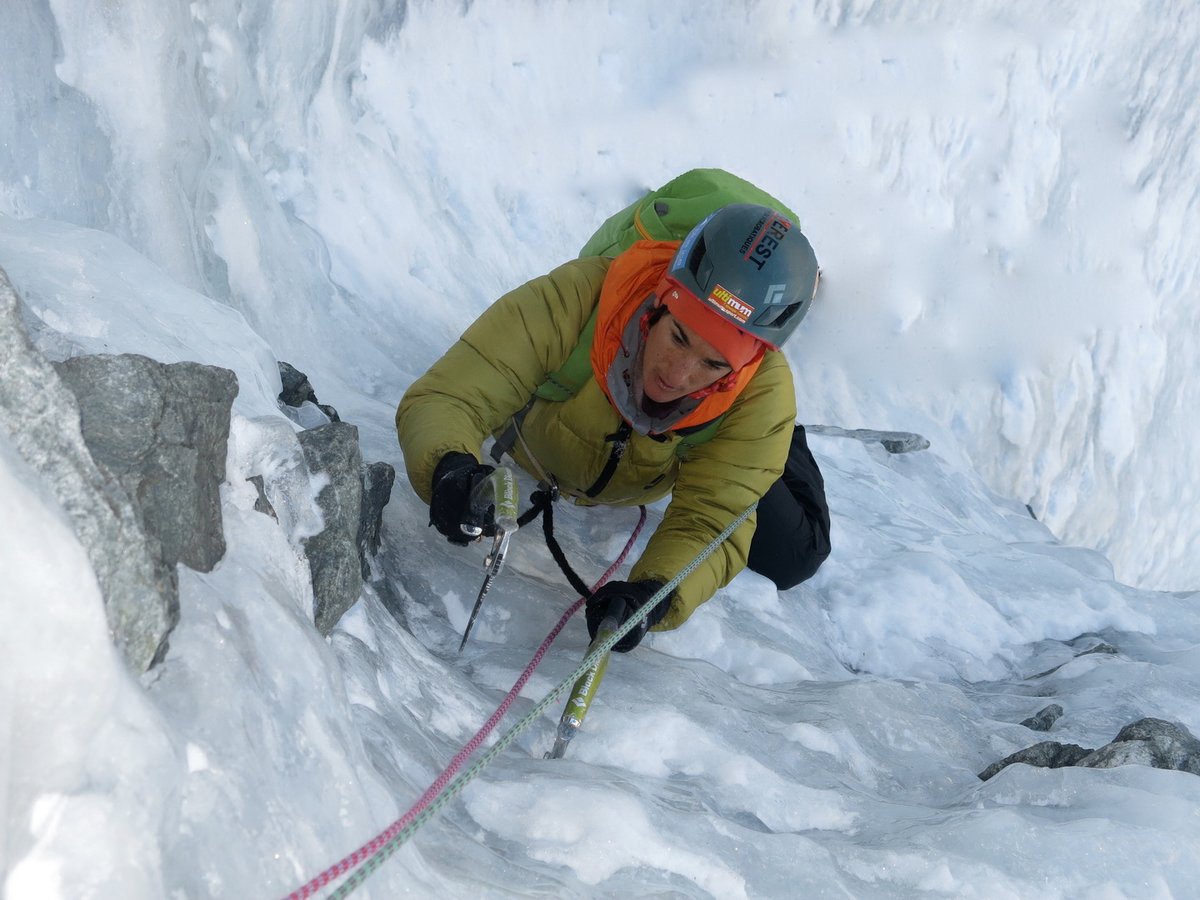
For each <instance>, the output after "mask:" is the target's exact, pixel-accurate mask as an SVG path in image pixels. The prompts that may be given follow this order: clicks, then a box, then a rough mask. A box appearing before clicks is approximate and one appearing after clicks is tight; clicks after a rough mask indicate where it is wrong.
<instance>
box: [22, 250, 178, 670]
mask: <svg viewBox="0 0 1200 900" xmlns="http://www.w3.org/2000/svg"><path fill="white" fill-rule="evenodd" d="M0 428H3V429H4V430H5V431H6V432H7V433H8V435H9V436H10V440H11V441H12V444H13V446H15V447H16V449H17V452H18V453H20V454H21V456H22V458H23V459H24V460H25V461H26V462H27V463H29V465H30V466H31V467H32V468H33V469H34V470H35V471H36V472H37V473H38V474H39V475H40V476H41V477H42V479H44V481H45V483H46V484H47V485H48V486H49V488H50V491H51V493H52V494H53V495H54V497H55V499H56V500H57V501H58V503H59V505H60V506H61V507H62V509H63V511H64V512H65V513H66V515H67V518H68V519H69V520H70V522H71V524H72V526H73V528H74V530H75V534H76V536H77V537H78V538H79V542H80V543H81V544H82V545H83V548H84V550H85V551H86V552H87V555H88V559H89V560H90V561H91V564H92V569H93V570H94V571H95V573H96V580H97V582H98V584H99V586H100V592H101V595H102V597H103V599H104V612H105V616H106V618H107V621H108V625H109V629H110V632H111V634H112V637H113V641H114V643H115V644H116V645H117V648H118V649H119V650H120V652H121V654H122V656H123V657H124V658H125V660H126V663H127V664H128V665H129V667H130V669H132V670H133V671H134V672H135V673H141V672H144V671H146V670H147V669H149V668H150V667H151V666H152V665H153V664H154V663H155V662H157V661H158V660H160V659H161V658H162V656H163V654H164V653H165V652H166V649H167V639H168V636H169V635H170V632H171V629H172V628H174V627H175V624H176V622H177V621H178V619H179V604H178V595H177V587H176V575H175V570H174V567H169V566H166V565H165V564H164V563H163V562H162V560H161V558H159V557H157V556H156V555H155V554H153V553H152V552H151V543H152V541H150V540H148V539H147V537H146V534H145V532H144V530H143V528H142V524H141V522H140V519H139V516H138V514H137V511H136V510H135V507H134V504H133V501H132V499H131V498H130V497H129V496H128V495H127V494H126V492H125V491H124V489H123V488H122V487H121V485H120V484H119V483H118V482H116V481H114V480H113V479H112V478H110V477H109V476H108V475H107V474H106V473H104V472H103V471H101V469H100V468H99V466H97V465H96V463H95V461H94V460H93V459H92V457H91V454H90V453H89V452H88V448H87V446H86V444H85V443H84V438H83V433H82V429H81V426H80V413H79V404H78V403H77V402H76V400H75V396H74V395H73V394H72V393H71V391H70V389H68V388H67V386H66V385H65V384H64V383H63V381H62V379H60V378H59V376H58V374H57V373H56V372H55V370H54V367H53V366H52V365H51V364H50V363H49V361H47V360H46V359H45V358H44V357H43V356H42V355H41V353H39V352H38V351H37V349H36V348H35V347H34V346H33V345H32V344H31V343H30V341H29V338H28V336H27V335H26V333H25V330H24V328H23V327H22V325H21V318H20V300H19V298H18V297H17V294H16V291H15V290H13V287H12V285H11V284H10V282H9V280H8V276H7V275H6V274H5V273H4V271H3V270H2V269H0ZM21 599H23V600H24V601H25V602H34V599H33V598H21Z"/></svg>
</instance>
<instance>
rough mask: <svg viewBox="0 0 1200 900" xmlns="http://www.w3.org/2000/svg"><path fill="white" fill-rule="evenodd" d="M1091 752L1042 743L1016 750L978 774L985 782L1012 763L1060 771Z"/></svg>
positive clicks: (1052, 742) (1066, 745)
mask: <svg viewBox="0 0 1200 900" xmlns="http://www.w3.org/2000/svg"><path fill="white" fill-rule="evenodd" d="M1091 752H1092V751H1091V750H1088V749H1086V748H1084V747H1080V746H1079V745H1078V744H1060V743H1059V742H1058V741H1042V742H1041V743H1040V744H1034V745H1033V746H1032V747H1026V748H1025V749H1024V750H1018V751H1017V752H1016V753H1013V754H1011V755H1009V756H1006V757H1004V759H1002V760H1000V761H999V762H995V763H992V764H991V765H990V766H988V767H987V768H986V769H984V770H983V771H982V772H980V773H979V778H980V780H982V781H987V780H988V779H989V778H991V777H992V776H993V775H995V774H996V773H997V772H999V771H1000V770H1001V769H1005V768H1008V767H1009V766H1011V765H1012V764H1013V763H1025V764H1026V765H1030V766H1041V767H1042V768H1046V769H1061V768H1062V767H1063V766H1073V765H1075V764H1076V763H1077V762H1079V760H1081V759H1083V758H1084V757H1085V756H1087V755H1088V754H1089V753H1091Z"/></svg>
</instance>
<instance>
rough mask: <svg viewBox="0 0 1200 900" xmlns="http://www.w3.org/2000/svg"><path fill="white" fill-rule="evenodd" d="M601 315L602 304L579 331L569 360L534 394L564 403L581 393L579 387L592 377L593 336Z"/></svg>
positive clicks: (540, 385)
mask: <svg viewBox="0 0 1200 900" xmlns="http://www.w3.org/2000/svg"><path fill="white" fill-rule="evenodd" d="M599 315H600V305H599V304H597V305H596V308H595V309H594V310H592V315H591V317H590V318H589V319H588V320H587V324H586V325H584V326H583V331H581V332H579V342H578V343H577V344H576V345H575V349H574V350H572V351H571V354H570V355H569V356H568V357H567V361H566V362H564V363H563V364H562V365H561V366H559V367H558V368H557V369H556V370H555V371H553V372H551V373H550V374H549V375H547V376H546V380H545V381H543V382H542V383H541V384H539V385H538V387H537V390H535V391H534V392H533V393H534V396H535V397H540V398H542V399H543V400H552V401H554V402H555V403H562V402H563V401H565V400H570V399H571V398H572V397H574V396H575V395H576V394H578V393H579V389H580V388H582V387H583V386H584V385H585V384H587V380H588V379H589V378H591V377H592V338H594V337H595V335H596V319H597V318H598V317H599Z"/></svg>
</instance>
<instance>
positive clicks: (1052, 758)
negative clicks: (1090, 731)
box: [979, 718, 1200, 781]
mask: <svg viewBox="0 0 1200 900" xmlns="http://www.w3.org/2000/svg"><path fill="white" fill-rule="evenodd" d="M1013 763H1026V764H1028V765H1031V766H1044V767H1048V768H1051V769H1057V768H1061V767H1063V766H1081V767H1083V768H1089V769H1111V768H1115V767H1116V766H1126V765H1142V766H1151V767H1153V768H1155V769H1174V770H1177V771H1180V772H1191V773H1192V774H1193V775H1200V740H1197V739H1196V738H1195V736H1193V735H1192V733H1191V732H1190V731H1188V730H1187V728H1185V727H1184V726H1183V725H1180V724H1178V723H1177V722H1167V721H1165V720H1163V719H1152V718H1145V719H1139V720H1138V721H1136V722H1133V723H1131V724H1129V725H1126V726H1125V727H1124V728H1122V729H1121V730H1120V731H1119V732H1118V733H1117V736H1116V737H1115V738H1113V740H1112V742H1111V743H1108V744H1105V745H1104V746H1103V747H1101V748H1099V749H1097V750H1088V749H1086V748H1083V747H1080V746H1078V745H1077V744H1060V743H1058V742H1057V741H1042V742H1041V743H1039V744H1035V745H1033V746H1032V747H1026V748H1025V749H1024V750H1018V751H1017V752H1016V753H1013V754H1011V755H1010V756H1006V757H1005V758H1004V759H1002V760H1000V761H999V762H996V763H993V764H992V765H990V766H988V767H987V768H986V769H984V770H983V771H982V772H980V773H979V777H980V778H981V779H982V780H983V781H987V780H988V779H989V778H991V777H992V776H994V775H996V774H997V773H998V772H1000V771H1001V770H1003V769H1005V768H1007V767H1008V766H1011V765H1012V764H1013Z"/></svg>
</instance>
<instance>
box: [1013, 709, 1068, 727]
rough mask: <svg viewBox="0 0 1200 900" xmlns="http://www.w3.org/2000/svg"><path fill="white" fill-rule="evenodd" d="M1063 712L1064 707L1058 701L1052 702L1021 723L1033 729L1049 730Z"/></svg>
mask: <svg viewBox="0 0 1200 900" xmlns="http://www.w3.org/2000/svg"><path fill="white" fill-rule="evenodd" d="M1062 714H1063V708H1062V707H1061V706H1059V705H1058V704H1057V703H1051V704H1050V705H1049V706H1047V707H1046V708H1045V709H1043V710H1041V711H1040V712H1039V713H1038V714H1037V715H1034V716H1030V717H1029V718H1028V719H1026V720H1025V721H1023V722H1022V723H1021V724H1022V725H1024V726H1025V727H1026V728H1028V729H1030V730H1031V731H1049V730H1050V729H1051V728H1052V727H1053V726H1054V723H1055V722H1057V721H1058V720H1059V718H1060V717H1061V716H1062Z"/></svg>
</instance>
